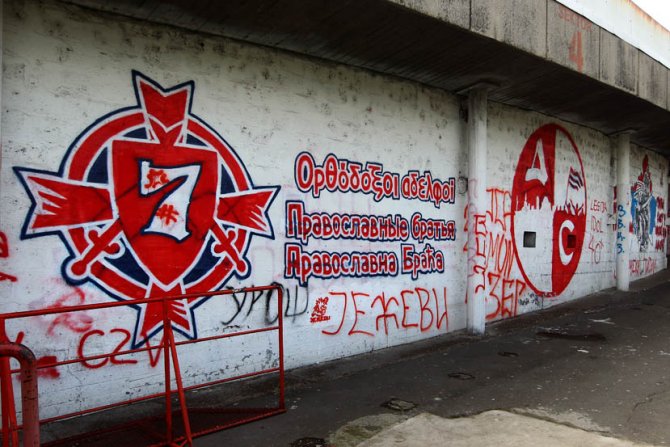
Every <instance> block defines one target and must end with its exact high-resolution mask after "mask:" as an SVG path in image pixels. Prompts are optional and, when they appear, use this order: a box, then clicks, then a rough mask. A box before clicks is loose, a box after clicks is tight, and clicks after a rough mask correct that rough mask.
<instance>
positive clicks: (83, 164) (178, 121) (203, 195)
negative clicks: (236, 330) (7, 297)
mask: <svg viewBox="0 0 670 447" xmlns="http://www.w3.org/2000/svg"><path fill="white" fill-rule="evenodd" d="M132 80H133V87H134V90H135V95H136V98H137V104H136V105H133V106H131V107H128V108H124V109H120V110H116V111H114V112H112V113H110V114H108V115H106V116H104V117H102V118H100V119H99V120H98V121H96V122H95V123H94V124H92V125H91V126H90V127H88V128H87V129H86V130H85V131H84V132H83V133H82V134H81V135H80V136H79V137H78V138H77V139H76V140H75V141H74V143H73V144H72V145H71V146H70V148H69V149H68V151H67V153H66V155H65V156H64V158H63V160H62V163H61V167H60V169H59V171H58V172H57V173H53V172H44V171H38V170H35V169H31V168H24V167H16V168H14V171H15V173H16V174H17V176H18V178H19V179H20V181H21V182H22V184H23V186H24V187H25V189H26V191H27V193H28V195H29V197H30V199H31V201H32V205H31V208H30V210H29V212H28V215H27V217H26V220H25V223H24V226H23V230H22V234H21V238H22V239H28V238H34V237H42V236H48V235H57V236H59V237H60V238H61V240H62V242H63V243H64V244H65V246H66V248H67V249H68V251H69V253H70V255H69V257H68V258H67V259H64V260H63V263H62V275H63V277H64V278H65V279H66V281H68V282H69V283H70V284H74V285H76V284H82V283H85V282H88V281H90V282H92V283H94V284H96V285H97V286H98V287H99V288H101V289H102V290H103V291H105V292H106V293H107V294H109V296H111V297H112V298H114V299H116V300H122V301H126V302H127V303H128V304H129V305H130V306H133V304H132V302H133V300H136V299H142V298H146V297H147V296H152V297H156V296H165V295H176V294H183V293H189V294H191V293H193V294H197V293H203V292H207V291H211V290H216V289H219V288H221V287H223V286H224V285H225V284H226V282H227V281H228V280H229V279H230V278H231V277H232V276H233V275H235V276H237V277H239V278H245V277H247V276H248V275H249V274H250V271H251V266H250V265H249V262H248V260H247V259H246V253H247V250H248V248H249V245H250V242H251V240H252V236H253V235H258V236H262V237H267V238H271V239H272V238H274V234H273V229H272V225H271V223H270V220H269V218H268V214H267V213H268V209H269V207H270V205H271V203H272V201H273V199H274V197H275V196H276V194H277V192H278V190H279V187H276V186H264V187H256V186H254V184H253V182H252V180H251V178H250V177H249V174H248V173H247V171H246V168H245V166H244V164H243V163H242V160H241V159H240V158H239V157H238V155H237V154H236V153H235V151H234V150H233V149H232V147H231V146H230V145H229V144H228V143H227V142H226V141H225V140H224V139H223V138H222V137H221V136H219V135H218V134H217V133H216V131H215V130H213V129H212V128H211V127H210V126H209V125H208V124H207V123H206V122H205V121H203V120H202V119H200V118H198V117H197V116H196V115H194V114H193V113H191V103H192V100H193V94H194V89H195V84H194V82H192V81H191V82H187V83H184V84H180V85H177V86H174V87H171V88H168V89H164V88H163V87H161V86H160V85H158V84H157V83H156V82H154V81H153V80H151V79H149V78H147V77H146V76H144V75H142V74H141V73H139V72H133V75H132ZM205 300H206V298H205V297H195V298H190V299H188V300H184V301H183V302H173V303H172V305H171V306H172V308H171V310H170V320H171V324H172V326H173V328H174V329H175V330H177V331H179V332H180V333H181V334H183V335H184V336H186V337H189V338H193V337H196V336H197V331H196V321H195V317H194V310H195V309H196V308H197V307H198V306H199V305H200V304H202V303H203V302H204V301H205ZM133 307H134V308H135V309H136V310H137V321H136V324H135V331H134V333H133V334H132V342H131V345H132V346H133V347H137V346H140V345H142V344H144V343H145V342H147V341H148V339H149V338H150V337H152V336H153V335H154V334H157V333H159V332H160V331H161V330H162V325H163V323H162V316H161V315H162V313H161V310H160V308H159V307H160V305H148V306H142V307H140V306H133ZM124 334H125V333H124ZM95 335H96V336H101V334H99V333H96V334H95ZM124 344H125V342H124Z"/></svg>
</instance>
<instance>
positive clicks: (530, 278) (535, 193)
mask: <svg viewBox="0 0 670 447" xmlns="http://www.w3.org/2000/svg"><path fill="white" fill-rule="evenodd" d="M586 203H587V202H586V183H585V178H584V168H583V166H582V159H581V156H580V155H579V150H578V149H577V146H576V145H575V142H574V141H573V139H572V137H571V136H570V134H569V133H568V131H567V130H565V129H564V128H562V127H561V126H558V125H556V124H547V125H544V126H542V127H540V128H538V129H537V130H536V131H535V132H533V134H532V135H531V136H530V137H529V138H528V141H527V142H526V144H525V146H524V148H523V150H522V151H521V155H520V156H519V164H518V165H517V168H516V172H515V175H514V183H513V188H512V213H513V214H512V237H513V239H514V245H515V249H516V255H517V260H518V263H519V269H520V270H521V273H522V274H523V276H524V278H525V279H526V282H527V283H528V285H529V286H530V287H531V288H532V289H533V291H534V292H535V293H536V294H537V295H538V296H543V297H552V296H556V295H558V294H560V293H561V292H563V290H565V288H566V287H567V286H568V284H569V283H570V280H571V279H572V277H573V275H574V274H575V271H576V270H577V266H578V265H579V259H580V257H581V253H582V246H583V243H584V233H585V231H586ZM526 233H534V234H535V244H534V246H524V237H525V235H526ZM528 239H531V238H528ZM528 245H532V244H528Z"/></svg>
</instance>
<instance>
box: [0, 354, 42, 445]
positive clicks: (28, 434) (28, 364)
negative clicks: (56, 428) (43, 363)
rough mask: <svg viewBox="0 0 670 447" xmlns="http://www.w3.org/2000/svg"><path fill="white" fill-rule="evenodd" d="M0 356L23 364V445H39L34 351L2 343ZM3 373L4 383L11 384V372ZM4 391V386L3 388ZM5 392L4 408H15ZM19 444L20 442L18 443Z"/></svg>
mask: <svg viewBox="0 0 670 447" xmlns="http://www.w3.org/2000/svg"><path fill="white" fill-rule="evenodd" d="M0 357H3V360H4V357H13V358H15V359H16V360H18V361H19V364H20V365H21V407H22V408H21V410H22V412H23V446H24V447H39V445H40V414H39V400H38V389H37V361H36V360H35V355H34V354H33V352H32V351H31V350H30V349H28V348H26V347H25V346H23V345H20V344H18V343H2V344H0ZM8 376H9V377H6V376H4V375H3V377H2V379H3V383H5V384H6V383H9V386H11V374H8ZM3 391H4V388H3ZM6 399H7V394H6V393H4V392H3V395H2V408H3V410H4V409H6V408H9V407H11V408H13V402H11V403H10V402H8V401H7V400H6ZM16 445H18V444H16Z"/></svg>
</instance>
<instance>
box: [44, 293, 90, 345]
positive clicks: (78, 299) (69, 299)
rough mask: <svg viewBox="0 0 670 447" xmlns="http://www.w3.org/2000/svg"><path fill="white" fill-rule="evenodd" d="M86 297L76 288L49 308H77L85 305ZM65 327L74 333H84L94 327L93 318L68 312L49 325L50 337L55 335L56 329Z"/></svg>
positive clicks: (82, 313)
mask: <svg viewBox="0 0 670 447" xmlns="http://www.w3.org/2000/svg"><path fill="white" fill-rule="evenodd" d="M85 300H86V295H85V294H84V291H83V290H81V289H80V288H79V287H74V288H73V289H72V291H71V292H70V293H67V294H65V295H63V296H61V297H60V298H58V299H57V300H56V302H55V303H54V304H53V305H51V306H49V308H50V309H60V308H62V307H68V306H76V305H79V304H84V301H85ZM61 325H62V326H64V327H66V328H67V329H69V330H71V331H72V332H77V333H84V332H86V331H88V330H89V329H91V327H92V326H93V318H92V317H91V316H90V315H88V314H86V313H84V312H66V313H62V314H59V315H58V316H57V317H56V318H54V320H53V321H52V322H51V324H50V325H49V328H48V329H47V334H48V335H53V334H54V329H56V327H58V326H61Z"/></svg>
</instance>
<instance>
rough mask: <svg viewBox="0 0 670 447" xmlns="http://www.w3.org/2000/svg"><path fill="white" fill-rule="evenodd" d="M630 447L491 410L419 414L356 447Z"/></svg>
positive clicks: (559, 425)
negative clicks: (449, 414)
mask: <svg viewBox="0 0 670 447" xmlns="http://www.w3.org/2000/svg"><path fill="white" fill-rule="evenodd" d="M438 440H439V442H440V443H445V445H449V446H450V447H461V446H462V447H489V446H498V447H534V446H537V445H541V446H543V447H564V446H568V445H572V446H590V447H606V446H609V447H633V446H643V445H648V444H638V443H635V442H631V441H625V440H620V439H616V438H611V437H606V436H602V435H600V434H597V433H592V432H588V431H584V430H580V429H578V428H572V427H567V426H565V425H561V424H557V423H555V422H549V421H544V420H541V419H536V418H533V417H529V416H523V415H520V414H514V413H510V412H507V411H499V410H492V411H486V412H484V413H482V414H478V415H476V416H470V417H462V418H455V419H447V418H442V417H439V416H435V415H432V414H430V413H422V414H420V415H418V416H415V417H413V418H411V419H409V420H407V421H405V422H402V423H400V424H397V425H395V426H393V427H391V428H388V429H386V430H383V431H382V432H380V433H378V434H377V435H375V436H373V437H372V438H371V439H369V440H367V441H364V442H362V443H361V444H359V445H358V447H388V446H393V445H398V446H403V447H427V446H431V445H436V442H437V441H438Z"/></svg>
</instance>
